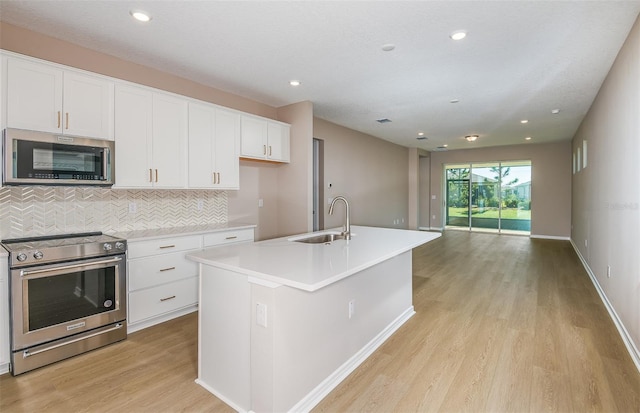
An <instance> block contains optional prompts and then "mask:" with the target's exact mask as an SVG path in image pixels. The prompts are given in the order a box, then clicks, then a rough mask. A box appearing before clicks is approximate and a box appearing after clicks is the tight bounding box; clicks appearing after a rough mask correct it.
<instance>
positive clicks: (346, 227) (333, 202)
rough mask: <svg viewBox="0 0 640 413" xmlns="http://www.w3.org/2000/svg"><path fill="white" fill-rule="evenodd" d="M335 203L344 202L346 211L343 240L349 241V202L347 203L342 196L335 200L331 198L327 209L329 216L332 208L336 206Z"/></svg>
mask: <svg viewBox="0 0 640 413" xmlns="http://www.w3.org/2000/svg"><path fill="white" fill-rule="evenodd" d="M336 201H344V205H345V206H346V208H347V210H346V212H345V215H346V217H347V219H346V221H347V222H346V224H345V226H344V232H343V235H344V239H351V218H350V216H349V215H350V212H349V202H347V199H346V198H345V197H343V196H337V197H335V198H333V201H331V206H330V207H329V215H333V206H334V205H335V204H336Z"/></svg>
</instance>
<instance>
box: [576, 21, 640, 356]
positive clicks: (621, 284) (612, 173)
mask: <svg viewBox="0 0 640 413" xmlns="http://www.w3.org/2000/svg"><path fill="white" fill-rule="evenodd" d="M583 142H587V167H586V168H582V167H581V170H580V172H577V173H575V174H574V175H573V190H572V199H573V208H572V226H573V230H572V231H571V239H572V241H573V243H574V245H575V246H576V247H577V248H578V250H579V252H580V254H581V255H582V258H583V259H584V260H585V261H586V264H587V266H588V269H589V270H590V272H591V273H592V276H593V277H595V279H596V280H597V283H598V284H599V286H600V288H601V289H602V291H603V293H604V294H605V296H606V299H607V300H608V302H609V303H610V305H611V306H612V307H613V310H614V311H615V313H616V314H617V317H618V318H619V321H620V324H621V325H622V326H623V327H622V328H623V329H625V330H626V332H627V333H626V334H627V338H628V339H629V340H630V341H632V342H633V345H631V346H632V347H633V346H635V349H634V350H633V351H634V352H635V355H636V363H637V364H638V368H640V353H638V348H640V254H639V252H640V21H636V24H635V26H634V27H633V29H632V30H631V32H630V34H629V37H628V38H627V41H626V43H625V44H624V46H623V47H622V49H621V50H620V52H619V54H618V57H617V59H616V61H615V63H614V64H613V67H612V68H611V71H610V72H609V75H608V76H607V78H606V79H605V81H604V83H603V85H602V88H601V89H600V92H599V93H598V96H597V97H596V99H595V101H594V103H593V105H592V106H591V109H590V110H589V112H588V114H587V116H586V117H585V119H584V121H583V122H582V125H581V126H580V128H579V129H578V131H577V133H576V135H575V137H574V138H573V146H572V150H573V153H574V154H577V151H578V148H580V151H581V160H583V159H582V158H583V157H584V153H583ZM581 166H582V165H581ZM607 267H610V269H611V277H610V278H609V277H607ZM628 346H629V343H628Z"/></svg>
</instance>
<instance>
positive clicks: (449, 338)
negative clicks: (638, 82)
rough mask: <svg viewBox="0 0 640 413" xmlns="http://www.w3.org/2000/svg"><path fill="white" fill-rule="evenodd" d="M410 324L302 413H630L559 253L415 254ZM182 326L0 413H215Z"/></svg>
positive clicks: (510, 241) (605, 342) (503, 246)
mask: <svg viewBox="0 0 640 413" xmlns="http://www.w3.org/2000/svg"><path fill="white" fill-rule="evenodd" d="M413 280H414V305H415V308H416V312H417V313H416V315H415V316H414V317H413V318H411V319H410V320H409V321H408V322H407V323H406V324H405V325H404V326H402V327H401V328H400V330H398V332H396V334H394V335H393V336H392V337H391V338H390V339H389V340H387V342H386V343H385V344H383V346H382V347H380V348H379V349H378V350H377V351H376V352H375V353H374V354H373V355H371V357H369V359H367V360H366V361H365V363H364V364H363V365H362V366H360V367H359V368H358V369H356V371H354V372H353V373H352V374H351V375H350V376H349V377H348V378H347V379H346V380H345V381H344V382H343V383H341V384H340V385H339V386H338V387H337V388H336V389H335V390H334V391H333V392H331V393H330V394H329V395H328V396H327V397H326V398H325V399H324V400H323V401H322V402H321V403H320V404H319V405H318V406H317V407H316V408H315V409H314V411H315V412H346V411H354V412H355V411H359V412H429V411H434V412H435V411H439V412H462V411H472V412H547V411H549V412H588V411H602V412H629V413H637V412H640V373H638V371H637V370H636V368H635V366H634V364H633V362H632V361H631V358H630V356H629V354H628V353H627V351H626V349H625V348H624V345H623V343H622V340H621V339H620V336H619V335H618V332H617V330H616V329H615V327H614V325H613V323H612V322H611V320H610V318H609V315H608V314H607V312H606V309H605V308H604V306H603V305H602V303H601V301H600V298H599V297H598V295H597V293H596V291H595V289H594V287H593V285H592V284H591V281H590V280H589V277H588V276H587V274H586V273H585V271H584V269H583V268H582V266H581V264H580V262H579V260H578V258H577V257H576V255H575V253H574V252H573V249H572V248H571V246H570V244H569V243H568V242H566V241H546V240H531V239H529V238H526V237H517V236H497V235H490V234H470V233H463V232H453V231H450V232H447V233H445V235H444V236H443V237H442V238H440V239H438V240H436V241H434V242H431V243H429V244H427V245H426V246H423V247H421V248H418V249H416V250H414V279H413ZM196 331H197V320H196V316H195V314H191V315H188V316H185V317H181V318H179V319H176V320H173V321H170V322H168V323H165V324H162V325H160V326H155V327H151V328H149V329H146V330H143V331H140V332H137V333H134V334H131V335H130V336H129V338H128V339H127V340H126V341H125V342H122V343H118V344H115V345H112V346H109V347H106V348H103V349H99V350H96V351H93V352H91V353H87V354H84V355H81V356H78V357H75V358H73V359H69V360H66V361H63V362H60V363H57V364H54V365H51V366H48V367H45V368H42V369H39V370H36V371H32V372H29V373H26V374H24V375H22V376H19V377H11V376H9V375H4V376H2V377H0V411H1V412H3V413H4V412H36V411H43V412H45V411H46V412H85V411H86V412H107V411H127V412H181V411H184V412H227V411H232V410H231V409H230V408H229V407H228V406H226V405H225V404H224V403H222V402H221V401H219V400H218V399H216V398H215V397H214V396H212V395H211V394H209V393H208V392H206V391H205V390H204V389H202V388H201V387H200V386H198V385H197V384H195V383H194V382H193V380H194V379H195V377H196V374H197V373H196V372H197V366H196V357H197V350H196V346H197V343H196Z"/></svg>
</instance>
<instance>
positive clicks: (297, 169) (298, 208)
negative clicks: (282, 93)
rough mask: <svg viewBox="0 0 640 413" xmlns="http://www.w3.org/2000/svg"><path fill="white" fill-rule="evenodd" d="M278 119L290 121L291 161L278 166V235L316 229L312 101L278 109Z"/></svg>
mask: <svg viewBox="0 0 640 413" xmlns="http://www.w3.org/2000/svg"><path fill="white" fill-rule="evenodd" d="M278 119H280V120H281V121H283V122H287V123H290V124H291V148H290V151H291V163H289V164H287V165H283V166H282V167H281V168H279V169H278V188H279V191H280V196H279V199H280V208H279V209H278V212H279V213H278V224H279V225H278V229H279V233H280V234H279V235H292V234H300V233H302V232H309V231H312V230H313V214H312V211H313V205H312V204H313V173H312V171H313V169H312V168H313V104H312V103H311V102H300V103H295V104H293V105H288V106H284V107H281V108H278Z"/></svg>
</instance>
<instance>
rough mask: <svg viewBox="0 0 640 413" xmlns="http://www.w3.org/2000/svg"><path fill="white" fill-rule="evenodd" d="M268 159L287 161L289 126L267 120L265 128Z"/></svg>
mask: <svg viewBox="0 0 640 413" xmlns="http://www.w3.org/2000/svg"><path fill="white" fill-rule="evenodd" d="M267 156H268V159H271V160H274V161H281V162H289V127H288V126H285V125H281V124H279V123H271V122H269V126H268V129H267Z"/></svg>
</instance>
